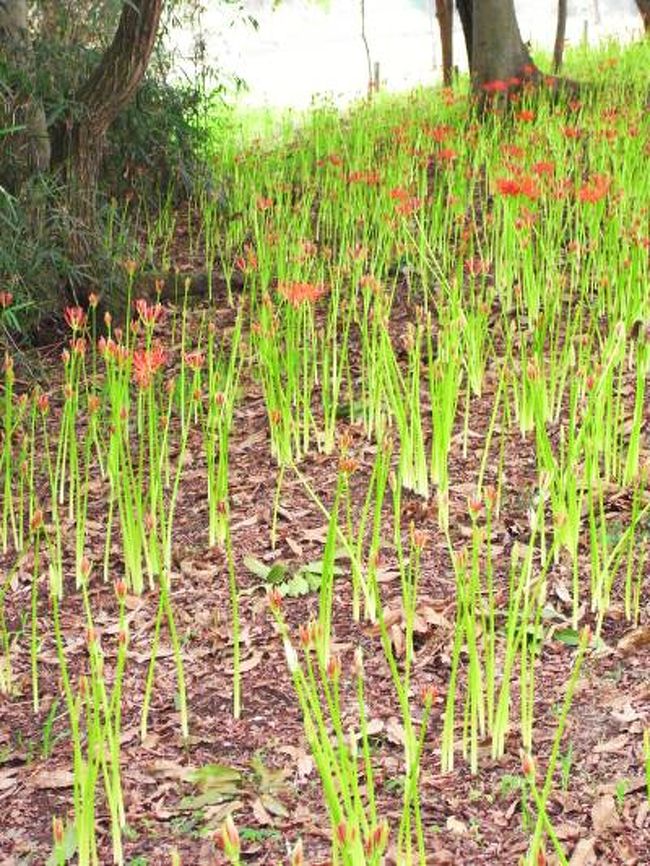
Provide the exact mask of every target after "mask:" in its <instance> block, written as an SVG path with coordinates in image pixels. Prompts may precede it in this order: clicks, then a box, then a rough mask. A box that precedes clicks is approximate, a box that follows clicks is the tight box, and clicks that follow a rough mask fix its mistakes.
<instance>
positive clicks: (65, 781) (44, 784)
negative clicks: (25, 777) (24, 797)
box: [29, 770, 74, 788]
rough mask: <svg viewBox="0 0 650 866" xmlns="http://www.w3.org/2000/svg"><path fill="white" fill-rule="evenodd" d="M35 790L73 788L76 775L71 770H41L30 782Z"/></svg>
mask: <svg viewBox="0 0 650 866" xmlns="http://www.w3.org/2000/svg"><path fill="white" fill-rule="evenodd" d="M29 784H30V785H31V786H32V787H33V788H71V787H72V786H73V784H74V775H73V774H72V773H71V772H70V770H41V771H40V772H39V773H35V774H34V775H33V776H32V777H31V779H30V780H29Z"/></svg>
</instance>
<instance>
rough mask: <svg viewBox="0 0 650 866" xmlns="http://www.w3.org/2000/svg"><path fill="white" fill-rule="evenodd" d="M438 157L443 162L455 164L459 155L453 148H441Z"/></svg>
mask: <svg viewBox="0 0 650 866" xmlns="http://www.w3.org/2000/svg"><path fill="white" fill-rule="evenodd" d="M437 156H438V159H439V160H440V161H441V162H453V161H454V160H455V159H456V158H457V157H458V154H457V153H456V151H455V150H454V149H453V147H441V148H440V150H439V151H438V154H437Z"/></svg>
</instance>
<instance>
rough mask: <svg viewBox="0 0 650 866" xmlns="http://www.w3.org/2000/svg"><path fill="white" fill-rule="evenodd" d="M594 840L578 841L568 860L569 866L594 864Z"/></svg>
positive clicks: (589, 865)
mask: <svg viewBox="0 0 650 866" xmlns="http://www.w3.org/2000/svg"><path fill="white" fill-rule="evenodd" d="M595 842H596V840H595V839H594V838H591V839H580V841H579V842H578V844H577V845H576V847H575V848H574V849H573V854H572V855H571V859H570V860H569V866H591V864H592V863H595V862H596V852H595V851H594V845H595Z"/></svg>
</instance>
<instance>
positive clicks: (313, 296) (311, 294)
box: [278, 282, 326, 308]
mask: <svg viewBox="0 0 650 866" xmlns="http://www.w3.org/2000/svg"><path fill="white" fill-rule="evenodd" d="M278 292H279V293H280V294H281V295H282V297H283V298H285V300H287V301H289V303H290V304H291V306H292V307H296V308H297V307H299V306H300V305H301V304H303V303H305V302H306V303H308V304H313V303H315V302H316V301H317V300H318V299H319V298H322V297H323V295H324V294H325V292H326V289H325V286H323V285H321V284H317V283H301V282H291V283H278Z"/></svg>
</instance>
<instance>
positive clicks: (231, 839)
mask: <svg viewBox="0 0 650 866" xmlns="http://www.w3.org/2000/svg"><path fill="white" fill-rule="evenodd" d="M215 841H216V842H217V844H218V845H220V846H221V847H222V848H223V850H224V852H225V854H226V857H228V859H229V860H232V859H235V860H239V849H240V845H241V843H240V841H239V833H238V832H237V827H235V822H234V821H233V819H232V815H228V817H227V818H226V820H225V821H224V823H223V825H222V827H221V830H220V831H219V832H218V833H217V834H216V839H215Z"/></svg>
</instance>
